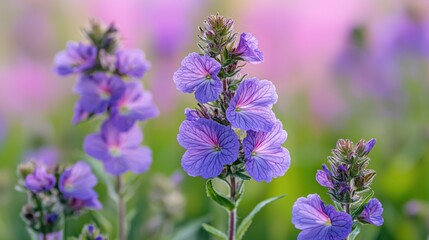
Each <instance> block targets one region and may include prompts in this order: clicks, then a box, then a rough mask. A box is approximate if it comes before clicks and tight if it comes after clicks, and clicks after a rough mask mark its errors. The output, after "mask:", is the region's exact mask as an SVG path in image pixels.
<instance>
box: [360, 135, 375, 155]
mask: <svg viewBox="0 0 429 240" xmlns="http://www.w3.org/2000/svg"><path fill="white" fill-rule="evenodd" d="M376 142H377V140H375V138H372V139H371V140H369V141H368V142H366V143H365V146H364V149H363V155H367V154H368V153H369V152H371V150H372V148H374V146H375V143H376Z"/></svg>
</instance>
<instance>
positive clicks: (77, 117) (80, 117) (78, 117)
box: [72, 101, 91, 124]
mask: <svg viewBox="0 0 429 240" xmlns="http://www.w3.org/2000/svg"><path fill="white" fill-rule="evenodd" d="M90 116H91V113H90V112H88V111H86V110H85V109H84V108H83V107H82V103H81V102H79V101H77V102H76V103H75V105H74V114H73V119H72V123H73V124H78V123H80V122H82V121H85V120H88V118H89V117H90Z"/></svg>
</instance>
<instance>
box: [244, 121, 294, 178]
mask: <svg viewBox="0 0 429 240" xmlns="http://www.w3.org/2000/svg"><path fill="white" fill-rule="evenodd" d="M286 138H287V133H286V131H285V130H283V126H282V124H281V122H280V121H277V122H276V123H275V125H274V127H273V128H272V129H271V131H269V132H255V131H248V132H247V136H246V138H245V139H244V140H243V148H244V156H245V157H246V163H245V166H246V170H247V172H248V173H249V175H250V176H251V177H252V178H253V179H255V181H258V182H259V181H266V182H270V181H271V180H272V179H273V178H275V177H279V176H283V175H284V174H285V172H286V171H287V170H288V168H289V165H290V155H289V151H288V150H287V149H286V148H284V147H282V144H283V143H284V141H286Z"/></svg>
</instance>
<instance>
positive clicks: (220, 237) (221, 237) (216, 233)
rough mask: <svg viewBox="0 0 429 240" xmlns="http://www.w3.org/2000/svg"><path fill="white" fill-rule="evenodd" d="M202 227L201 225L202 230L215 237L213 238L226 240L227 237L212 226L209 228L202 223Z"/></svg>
mask: <svg viewBox="0 0 429 240" xmlns="http://www.w3.org/2000/svg"><path fill="white" fill-rule="evenodd" d="M202 225H203V228H204V230H206V231H207V232H209V233H211V234H212V235H213V236H215V237H217V238H219V239H222V240H227V239H228V237H227V236H226V234H225V233H223V232H222V231H221V230H219V229H217V228H215V227H213V226H210V225H208V224H205V223H203V224H202Z"/></svg>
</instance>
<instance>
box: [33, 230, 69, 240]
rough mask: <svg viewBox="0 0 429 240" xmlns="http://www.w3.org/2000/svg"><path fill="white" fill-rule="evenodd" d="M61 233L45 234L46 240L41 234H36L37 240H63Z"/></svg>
mask: <svg viewBox="0 0 429 240" xmlns="http://www.w3.org/2000/svg"><path fill="white" fill-rule="evenodd" d="M63 236H64V233H63V231H58V232H51V233H46V238H44V237H43V234H42V233H38V234H37V239H38V240H63Z"/></svg>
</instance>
